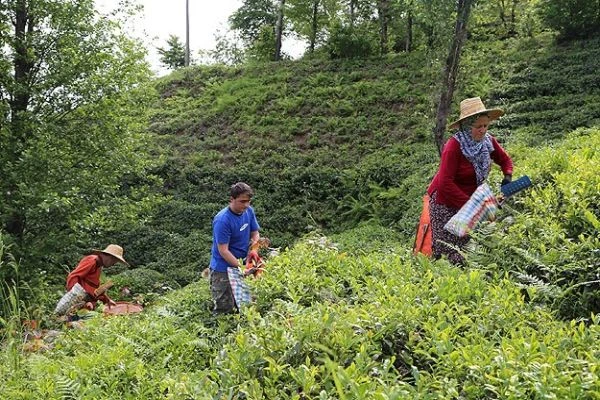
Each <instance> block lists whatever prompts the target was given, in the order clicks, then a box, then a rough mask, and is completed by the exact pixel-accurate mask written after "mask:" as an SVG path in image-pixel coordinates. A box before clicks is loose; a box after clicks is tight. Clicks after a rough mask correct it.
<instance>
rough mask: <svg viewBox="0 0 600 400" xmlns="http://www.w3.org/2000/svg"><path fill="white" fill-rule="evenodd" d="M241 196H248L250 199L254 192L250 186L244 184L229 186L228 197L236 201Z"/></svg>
mask: <svg viewBox="0 0 600 400" xmlns="http://www.w3.org/2000/svg"><path fill="white" fill-rule="evenodd" d="M243 194H247V195H248V196H250V198H252V196H254V191H253V190H252V188H251V187H250V185H248V184H246V183H244V182H238V183H235V184H233V185H231V188H230V189H229V195H230V196H231V197H232V198H234V199H237V198H238V197H240V196H241V195H243Z"/></svg>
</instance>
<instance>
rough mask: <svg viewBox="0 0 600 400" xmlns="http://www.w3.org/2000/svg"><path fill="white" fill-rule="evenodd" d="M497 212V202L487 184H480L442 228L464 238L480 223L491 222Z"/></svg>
mask: <svg viewBox="0 0 600 400" xmlns="http://www.w3.org/2000/svg"><path fill="white" fill-rule="evenodd" d="M496 211H498V200H496V197H495V196H494V194H493V193H492V189H490V186H489V185H488V184H487V183H483V184H481V185H480V186H479V187H478V188H477V189H476V190H475V192H474V193H473V194H472V195H471V198H470V199H469V200H468V201H467V202H466V203H465V204H464V205H463V206H462V208H461V209H460V210H458V212H457V213H456V214H454V216H453V217H452V218H450V221H448V223H447V224H446V225H445V226H444V229H445V230H447V231H448V232H450V233H452V234H454V235H456V236H458V237H464V236H466V235H467V234H468V233H469V232H470V231H471V230H472V229H473V228H475V226H476V225H477V223H479V222H480V221H485V220H487V221H493V220H495V219H496Z"/></svg>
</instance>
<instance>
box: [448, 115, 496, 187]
mask: <svg viewBox="0 0 600 400" xmlns="http://www.w3.org/2000/svg"><path fill="white" fill-rule="evenodd" d="M470 126H471V124H468V125H467V124H466V123H464V124H461V130H460V131H458V132H457V133H456V134H455V135H454V138H455V139H456V140H457V141H458V143H459V144H460V150H461V151H462V153H463V155H464V156H465V157H466V159H467V160H469V162H471V164H473V168H474V169H475V176H476V178H477V186H479V185H481V184H482V183H483V181H485V179H486V178H487V176H488V174H489V173H490V168H491V166H492V158H491V157H490V153H491V152H492V151H494V145H493V144H492V138H491V136H490V135H489V134H488V133H486V134H485V136H484V137H483V139H481V140H480V141H479V142H477V141H475V140H474V139H473V137H472V136H471V127H470Z"/></svg>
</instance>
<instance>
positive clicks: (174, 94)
mask: <svg viewBox="0 0 600 400" xmlns="http://www.w3.org/2000/svg"><path fill="white" fill-rule="evenodd" d="M598 59H600V41H598V40H591V41H581V42H570V43H568V44H562V45H556V44H554V43H553V42H552V38H550V37H544V36H540V37H538V38H535V39H531V38H529V39H522V40H516V39H507V40H504V41H498V42H493V43H489V42H483V43H478V42H468V47H467V48H466V49H465V57H464V59H463V63H462V72H461V77H460V79H459V82H460V85H459V88H458V90H457V93H456V94H455V99H457V102H458V99H461V98H464V97H468V96H481V97H483V98H484V99H486V101H487V104H488V105H489V106H494V105H497V106H501V107H504V108H505V109H506V111H507V115H506V116H505V117H503V118H502V119H501V120H500V121H499V122H498V123H496V124H495V125H494V126H493V129H492V132H493V133H494V134H496V136H497V137H499V138H500V140H501V141H502V142H504V143H505V145H507V146H508V148H509V150H510V148H511V145H512V143H515V144H517V143H523V144H526V145H528V146H536V145H539V144H546V143H549V141H550V140H559V139H560V138H562V137H564V135H565V134H566V132H569V131H570V130H572V129H574V128H576V127H585V126H588V127H589V126H594V125H595V124H597V123H598V121H600V108H599V107H597V104H598V100H599V96H600V84H599V81H598V79H599V77H598V74H597V73H596V72H595V65H596V63H597V60H598ZM440 62H441V61H440V60H439V59H436V58H434V56H433V55H428V54H426V53H418V52H415V53H410V54H399V55H393V56H389V57H386V58H375V59H369V60H354V61H349V60H337V61H326V60H302V61H293V62H283V63H278V64H276V63H271V64H260V65H248V66H245V67H240V68H225V67H218V66H215V67H194V68H190V69H186V70H181V71H177V72H175V73H173V74H172V75H170V76H168V77H166V78H163V79H162V80H160V81H159V82H158V84H157V88H158V91H159V93H160V99H159V100H158V101H157V102H156V104H155V105H154V112H153V116H152V121H153V122H152V123H151V126H150V129H151V130H152V131H153V132H155V133H156V135H158V137H159V141H160V150H156V152H157V154H162V155H163V156H164V157H166V160H167V161H166V162H165V163H164V164H163V166H162V168H161V169H160V170H158V171H156V172H157V173H158V174H159V175H160V176H162V178H163V179H164V192H165V194H168V195H170V196H172V198H171V200H170V201H168V202H166V203H165V204H164V205H163V206H162V207H161V209H160V210H159V211H158V212H157V213H156V214H155V216H154V218H153V220H152V221H150V222H149V223H146V224H144V225H143V226H140V227H138V228H134V229H133V230H131V231H130V232H127V233H116V234H115V238H114V240H118V241H120V242H122V243H125V244H126V245H127V248H128V254H129V256H130V257H131V260H132V262H133V264H134V265H144V266H146V267H147V268H150V269H153V270H156V271H159V272H160V273H165V274H167V275H168V276H169V279H174V280H176V281H177V282H179V283H187V282H190V281H191V280H193V279H195V277H197V276H198V275H197V274H198V273H199V271H201V270H202V269H203V268H204V266H205V265H206V264H207V262H208V249H209V245H210V234H211V233H210V221H211V218H212V216H213V215H214V214H215V213H216V212H217V211H218V210H219V209H220V208H222V207H223V206H224V205H225V204H226V203H227V194H226V193H227V189H228V187H229V185H230V184H231V183H233V182H236V181H239V180H242V181H246V182H248V183H250V184H251V185H252V186H253V187H254V188H255V189H256V193H257V196H256V198H255V201H254V206H255V209H256V210H257V213H258V216H259V218H260V221H261V225H262V227H263V233H264V234H265V235H267V236H269V237H270V238H271V239H272V241H273V244H274V246H276V247H285V246H287V245H290V244H292V243H293V242H294V241H295V240H297V239H298V238H300V237H301V236H302V235H304V234H306V233H308V232H311V231H314V230H316V229H320V230H323V231H325V232H341V231H343V230H345V229H348V228H352V227H354V226H356V225H357V224H359V223H363V222H373V223H377V224H381V225H383V226H386V227H390V228H392V229H394V230H395V231H397V232H399V233H400V234H401V237H402V238H403V239H404V240H405V241H406V242H407V243H409V242H410V241H411V239H412V234H413V229H414V225H415V223H416V220H417V216H418V213H419V212H420V196H421V195H422V193H423V192H424V189H425V187H426V185H427V183H428V182H429V180H430V178H431V176H432V175H433V173H434V171H435V169H436V167H437V162H438V157H437V154H436V152H435V148H434V146H433V140H432V139H431V129H432V127H433V114H434V104H435V102H436V101H437V97H438V87H437V84H436V83H435V82H437V81H438V80H439V72H440V70H441V64H440ZM456 109H457V107H455V108H454V110H456ZM452 117H455V115H454V114H453V115H452ZM520 163H521V160H517V164H516V168H517V169H516V173H517V174H519V173H520ZM495 179H497V175H495V174H493V176H492V181H494V180H495Z"/></svg>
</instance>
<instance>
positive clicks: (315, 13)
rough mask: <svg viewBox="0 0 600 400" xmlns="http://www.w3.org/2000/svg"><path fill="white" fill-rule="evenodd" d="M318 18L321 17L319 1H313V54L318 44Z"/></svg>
mask: <svg viewBox="0 0 600 400" xmlns="http://www.w3.org/2000/svg"><path fill="white" fill-rule="evenodd" d="M318 17H319V0H313V8H312V21H311V22H312V23H311V28H310V45H309V52H310V53H311V54H312V53H314V52H315V45H316V42H317V29H318V27H319V25H318Z"/></svg>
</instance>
